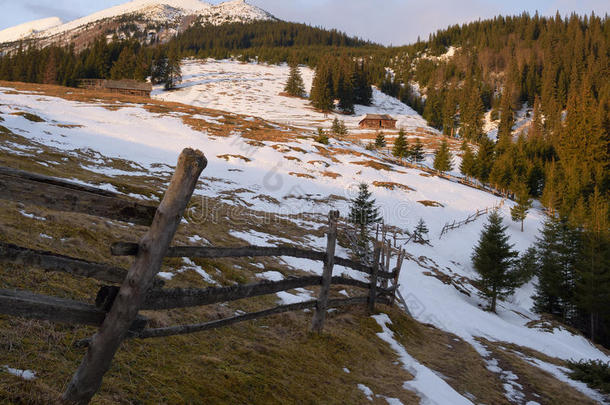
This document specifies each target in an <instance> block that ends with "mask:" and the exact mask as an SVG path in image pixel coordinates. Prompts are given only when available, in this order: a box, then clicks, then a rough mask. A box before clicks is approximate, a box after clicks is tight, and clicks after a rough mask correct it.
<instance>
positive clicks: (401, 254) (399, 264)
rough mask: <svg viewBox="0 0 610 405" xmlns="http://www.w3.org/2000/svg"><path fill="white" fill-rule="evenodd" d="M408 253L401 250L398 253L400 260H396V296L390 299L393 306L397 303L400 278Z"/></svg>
mask: <svg viewBox="0 0 610 405" xmlns="http://www.w3.org/2000/svg"><path fill="white" fill-rule="evenodd" d="M405 254H406V252H405V251H404V250H403V249H400V252H398V258H397V259H396V268H395V269H394V294H393V295H392V298H391V299H390V301H391V303H392V305H394V301H396V293H397V292H398V278H399V277H400V271H401V270H402V262H403V260H404V258H405Z"/></svg>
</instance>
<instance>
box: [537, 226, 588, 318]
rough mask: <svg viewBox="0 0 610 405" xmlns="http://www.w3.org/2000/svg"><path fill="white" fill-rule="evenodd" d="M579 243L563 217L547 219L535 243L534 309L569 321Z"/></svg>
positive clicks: (578, 235)
mask: <svg viewBox="0 0 610 405" xmlns="http://www.w3.org/2000/svg"><path fill="white" fill-rule="evenodd" d="M580 245H581V235H580V232H579V231H578V230H577V229H575V228H573V227H571V226H570V225H569V223H568V221H567V219H565V218H561V219H556V218H552V217H551V218H548V219H547V221H546V222H545V224H544V227H543V229H542V231H541V237H539V238H538V240H537V242H536V250H537V251H538V263H539V270H538V284H537V286H536V295H535V296H534V304H535V305H534V308H535V310H536V311H537V312H544V313H547V314H551V315H554V316H557V317H559V318H561V319H562V320H563V321H564V322H569V321H571V320H572V319H573V318H574V312H575V305H574V288H575V278H576V263H577V262H578V261H579V260H580V259H579V251H580Z"/></svg>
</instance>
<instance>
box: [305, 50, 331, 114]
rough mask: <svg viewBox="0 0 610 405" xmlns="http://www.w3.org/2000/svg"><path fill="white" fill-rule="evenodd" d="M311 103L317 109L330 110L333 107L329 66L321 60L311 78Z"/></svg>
mask: <svg viewBox="0 0 610 405" xmlns="http://www.w3.org/2000/svg"><path fill="white" fill-rule="evenodd" d="M310 98H311V105H313V106H314V107H315V108H317V109H318V110H322V111H332V109H333V108H334V107H335V102H334V97H333V77H332V74H331V71H330V67H329V66H328V65H327V64H326V63H325V62H321V63H320V64H319V65H318V67H317V69H316V75H315V77H314V79H313V84H312V87H311V95H310Z"/></svg>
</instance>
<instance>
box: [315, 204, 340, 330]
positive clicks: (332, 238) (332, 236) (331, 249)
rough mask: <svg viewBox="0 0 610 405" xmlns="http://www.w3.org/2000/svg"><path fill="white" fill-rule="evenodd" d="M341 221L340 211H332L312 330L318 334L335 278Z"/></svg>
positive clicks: (322, 325)
mask: <svg viewBox="0 0 610 405" xmlns="http://www.w3.org/2000/svg"><path fill="white" fill-rule="evenodd" d="M338 219H339V211H331V212H330V213H329V214H328V234H327V239H326V259H325V261H324V270H323V271H322V288H321V289H320V294H319V295H318V301H317V304H316V311H315V312H314V315H313V320H312V322H311V330H312V331H313V332H316V333H320V332H322V329H324V320H325V319H326V307H327V305H328V294H329V293H330V284H331V282H332V277H333V267H334V265H335V260H334V259H335V247H336V246H337V220H338Z"/></svg>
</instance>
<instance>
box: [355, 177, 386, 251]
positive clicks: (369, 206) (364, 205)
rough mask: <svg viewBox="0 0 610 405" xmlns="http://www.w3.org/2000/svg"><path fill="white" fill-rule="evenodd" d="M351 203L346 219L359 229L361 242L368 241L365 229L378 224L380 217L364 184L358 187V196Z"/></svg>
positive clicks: (367, 187)
mask: <svg viewBox="0 0 610 405" xmlns="http://www.w3.org/2000/svg"><path fill="white" fill-rule="evenodd" d="M351 203H352V204H351V207H350V214H349V217H348V219H349V221H350V222H351V223H352V224H354V225H356V226H357V227H358V228H359V230H360V237H361V240H368V236H367V235H368V230H367V227H368V226H369V225H370V224H373V223H377V222H380V221H381V217H380V216H379V210H378V208H377V207H376V205H375V200H374V199H373V198H372V193H371V192H370V191H369V186H368V185H367V184H366V183H361V184H360V185H359V189H358V196H357V197H356V198H355V199H352V201H351Z"/></svg>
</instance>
